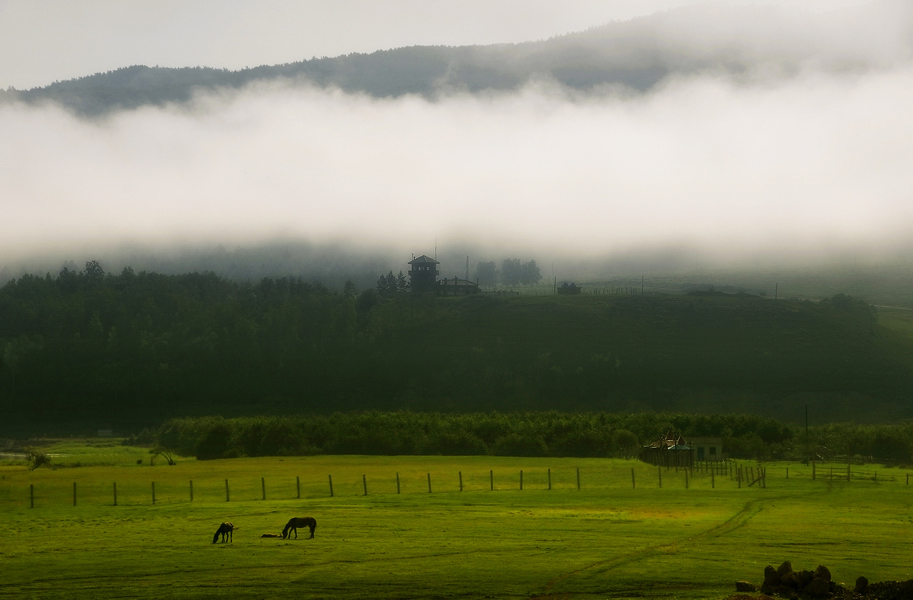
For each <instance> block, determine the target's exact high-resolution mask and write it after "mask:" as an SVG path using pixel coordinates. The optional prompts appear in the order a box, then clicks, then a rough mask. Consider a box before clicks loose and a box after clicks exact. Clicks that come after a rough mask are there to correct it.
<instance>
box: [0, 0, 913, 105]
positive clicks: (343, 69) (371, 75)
mask: <svg viewBox="0 0 913 600" xmlns="http://www.w3.org/2000/svg"><path fill="white" fill-rule="evenodd" d="M876 4H881V5H883V7H882V9H883V10H888V9H889V8H890V7H891V6H892V5H898V3H897V2H896V1H893V0H884V1H883V2H880V3H876ZM782 10H783V9H778V8H774V7H729V8H727V7H722V6H713V7H712V16H713V18H712V19H711V18H710V16H711V12H710V9H709V8H708V7H700V6H697V7H687V8H681V9H677V10H671V11H667V12H663V13H657V14H655V15H652V16H648V17H642V18H638V19H633V20H631V21H626V22H617V23H609V24H606V25H603V26H601V27H595V28H592V29H590V30H587V31H584V32H580V33H574V34H568V35H563V36H559V37H555V38H552V39H549V40H545V41H535V42H527V43H520V44H496V45H490V46H463V47H447V46H413V47H406V48H397V49H393V50H382V51H377V52H373V53H370V54H348V55H344V56H337V57H333V58H329V57H321V58H312V59H310V60H302V61H300V62H293V63H289V64H283V65H273V66H266V65H264V66H258V67H254V68H247V69H243V70H239V71H229V70H224V69H213V68H206V67H194V68H160V67H148V66H143V65H134V66H130V67H125V68H122V69H117V70H115V71H110V72H107V73H96V74H94V75H90V76H86V77H82V78H79V79H74V80H69V81H59V82H54V83H52V84H50V85H48V86H46V87H41V88H34V89H31V90H24V91H16V90H9V91H6V92H2V91H0V100H2V99H3V98H6V99H8V100H14V99H19V100H22V101H25V102H29V103H39V102H46V101H53V102H57V103H60V104H62V105H63V106H66V107H67V108H69V109H71V110H72V111H74V112H76V113H77V114H80V115H84V116H97V115H102V114H105V113H108V112H111V111H117V110H129V109H134V108H137V107H140V106H146V105H156V106H162V105H166V104H172V103H185V102H188V101H189V100H191V99H192V97H193V96H194V94H195V93H197V92H200V91H217V90H231V89H239V88H242V87H244V86H247V85H249V84H251V83H254V82H275V81H287V82H295V83H303V84H310V85H314V86H318V87H334V88H338V89H341V90H343V91H346V92H354V93H365V94H368V95H371V96H376V97H397V96H403V95H406V94H418V95H422V96H425V97H435V96H437V95H439V94H446V93H451V92H481V91H488V92H498V91H506V90H516V89H519V88H521V87H523V86H524V85H527V84H529V83H530V82H547V83H552V84H558V85H560V86H563V87H565V88H566V89H569V90H576V91H584V92H586V91H591V90H614V91H626V92H633V93H638V92H644V91H647V90H650V89H652V88H653V87H654V86H657V85H658V84H660V83H662V82H664V81H667V80H669V79H670V78H674V77H687V76H692V75H695V74H702V73H707V74H713V75H714V76H723V77H728V78H732V79H735V80H739V81H745V82H750V81H751V80H752V79H753V78H754V77H755V76H756V75H758V74H761V75H763V78H770V77H775V78H781V77H791V76H793V75H794V74H795V73H797V72H800V71H801V70H803V69H805V68H808V67H809V66H814V68H817V69H825V70H834V71H846V70H847V69H848V68H852V69H864V68H870V67H872V66H877V65H872V64H870V63H871V62H872V61H873V60H876V59H873V58H872V56H871V55H870V54H868V53H866V52H865V51H863V49H862V48H860V47H859V43H858V40H857V39H856V38H855V37H854V36H853V31H849V30H847V29H846V28H845V27H841V26H840V23H839V22H838V21H836V20H828V19H821V18H819V19H815V18H813V17H812V15H804V16H801V15H800V17H799V18H791V19H789V20H784V19H782V15H781V12H782ZM871 14H878V11H869V12H860V14H859V16H858V18H856V19H855V20H854V21H853V22H854V23H855V24H856V25H857V26H858V27H860V28H861V27H865V26H872V27H874V26H877V25H874V24H872V23H868V22H867V20H868V19H871V18H872V17H871V16H869V15H871ZM710 21H712V22H713V23H715V25H714V27H712V28H707V27H704V26H703V25H705V24H706V23H707V22H710ZM843 38H846V39H845V40H844V39H843ZM835 39H836V41H837V42H838V46H839V47H842V48H843V50H841V51H840V52H839V53H837V54H834V53H833V51H831V50H828V49H827V48H829V47H831V46H832V45H833V44H832V42H833V41H834V40H835ZM784 40H786V41H784ZM904 43H906V44H908V45H913V39H910V40H906V41H905V42H904Z"/></svg>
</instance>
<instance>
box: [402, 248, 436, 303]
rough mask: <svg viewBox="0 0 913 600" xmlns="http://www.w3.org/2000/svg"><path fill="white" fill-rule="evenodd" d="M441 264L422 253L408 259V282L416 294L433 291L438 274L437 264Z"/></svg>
mask: <svg viewBox="0 0 913 600" xmlns="http://www.w3.org/2000/svg"><path fill="white" fill-rule="evenodd" d="M439 264H441V263H439V262H438V261H436V260H434V259H433V258H431V257H429V256H425V255H424V254H422V255H421V256H419V257H417V258H413V259H412V260H410V261H409V266H410V267H411V268H410V269H409V283H410V284H411V285H412V291H413V292H414V293H416V294H422V293H426V292H434V291H435V289H436V286H437V276H438V275H439V274H440V271H438V269H437V266H438V265H439Z"/></svg>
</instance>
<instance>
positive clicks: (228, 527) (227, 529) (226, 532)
mask: <svg viewBox="0 0 913 600" xmlns="http://www.w3.org/2000/svg"><path fill="white" fill-rule="evenodd" d="M234 530H235V526H234V525H232V524H231V523H228V522H226V523H222V524H221V525H219V528H218V529H216V534H215V535H214V536H212V543H213V544H215V543H216V542H217V541H218V540H219V536H220V535H221V536H222V541H223V542H225V540H228V541H233V540H232V535H231V534H232V532H233V531H234Z"/></svg>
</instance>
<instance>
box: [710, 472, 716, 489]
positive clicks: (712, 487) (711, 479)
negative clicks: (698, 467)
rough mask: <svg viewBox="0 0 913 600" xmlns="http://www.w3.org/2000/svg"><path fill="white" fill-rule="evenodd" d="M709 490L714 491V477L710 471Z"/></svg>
mask: <svg viewBox="0 0 913 600" xmlns="http://www.w3.org/2000/svg"><path fill="white" fill-rule="evenodd" d="M710 489H711V490H714V489H716V477H715V476H714V472H713V471H712V470H711V471H710Z"/></svg>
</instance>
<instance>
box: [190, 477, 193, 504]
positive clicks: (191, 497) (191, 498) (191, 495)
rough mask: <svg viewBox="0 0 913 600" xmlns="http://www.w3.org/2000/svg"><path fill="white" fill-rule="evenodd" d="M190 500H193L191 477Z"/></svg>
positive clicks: (191, 481)
mask: <svg viewBox="0 0 913 600" xmlns="http://www.w3.org/2000/svg"><path fill="white" fill-rule="evenodd" d="M190 501H191V502H193V479H191V480H190Z"/></svg>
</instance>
